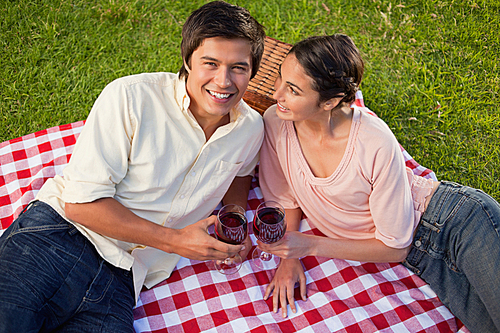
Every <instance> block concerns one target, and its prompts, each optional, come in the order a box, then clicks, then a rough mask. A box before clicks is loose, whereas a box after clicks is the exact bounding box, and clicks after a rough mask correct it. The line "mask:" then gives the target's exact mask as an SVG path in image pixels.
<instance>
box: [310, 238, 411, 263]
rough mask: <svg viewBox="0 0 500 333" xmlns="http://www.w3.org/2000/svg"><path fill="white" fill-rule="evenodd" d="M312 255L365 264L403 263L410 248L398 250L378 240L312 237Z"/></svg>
mask: <svg viewBox="0 0 500 333" xmlns="http://www.w3.org/2000/svg"><path fill="white" fill-rule="evenodd" d="M311 237H314V238H311V239H310V242H311V244H313V246H312V253H311V255H315V256H320V257H328V258H337V259H345V260H356V261H365V262H401V261H403V260H404V259H405V258H406V256H407V255H408V251H409V248H410V247H409V246H408V247H406V248H402V249H396V248H392V247H389V246H387V245H385V244H384V243H383V242H382V241H380V240H378V239H364V240H353V239H333V238H328V237H320V236H311Z"/></svg>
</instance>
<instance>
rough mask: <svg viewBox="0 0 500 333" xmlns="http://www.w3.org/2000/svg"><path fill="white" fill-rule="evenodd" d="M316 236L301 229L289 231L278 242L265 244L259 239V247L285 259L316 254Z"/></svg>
mask: <svg viewBox="0 0 500 333" xmlns="http://www.w3.org/2000/svg"><path fill="white" fill-rule="evenodd" d="M314 238H315V236H312V235H306V234H303V233H301V232H299V231H287V232H286V233H285V236H283V238H281V239H280V240H279V241H277V242H276V243H272V244H264V243H262V242H261V241H257V243H258V246H259V249H261V250H262V251H264V252H267V253H272V254H274V255H277V256H278V257H280V258H283V259H298V258H301V257H305V256H310V255H314V253H313V250H314V244H315V242H314Z"/></svg>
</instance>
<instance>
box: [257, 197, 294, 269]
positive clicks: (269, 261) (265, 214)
mask: <svg viewBox="0 0 500 333" xmlns="http://www.w3.org/2000/svg"><path fill="white" fill-rule="evenodd" d="M285 231H286V221H285V209H284V208H283V206H281V205H280V204H279V203H277V202H276V201H265V202H263V203H261V204H260V205H259V206H258V207H257V210H256V211H255V217H254V220H253V233H254V235H255V237H257V239H258V240H260V241H261V242H262V243H266V244H271V243H275V242H277V241H279V240H280V239H281V238H282V237H283V235H285ZM252 259H253V260H252V263H253V264H254V265H255V266H257V267H258V268H260V269H264V270H267V269H273V268H276V267H278V264H279V262H280V257H278V256H274V255H272V254H271V253H267V252H264V251H262V250H260V249H259V248H255V250H254V251H253V253H252Z"/></svg>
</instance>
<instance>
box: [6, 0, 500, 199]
mask: <svg viewBox="0 0 500 333" xmlns="http://www.w3.org/2000/svg"><path fill="white" fill-rule="evenodd" d="M230 2H232V3H236V4H238V5H241V6H244V7H246V8H247V9H249V10H250V12H251V13H252V14H253V15H254V16H255V17H256V18H257V19H258V20H259V21H260V22H261V23H263V24H264V26H265V27H266V32H267V34H268V35H269V36H271V37H274V38H278V39H280V40H282V41H285V42H288V43H295V42H297V41H298V40H300V39H302V38H305V37H307V36H310V35H315V34H331V33H335V32H342V33H346V34H348V35H350V36H351V37H352V38H353V39H354V41H355V42H356V44H357V45H358V47H359V48H360V50H361V51H362V54H363V56H364V58H365V61H366V75H365V79H364V82H363V84H362V87H361V88H362V91H363V94H364V96H365V101H366V104H367V106H368V107H370V108H371V109H372V110H373V111H375V112H376V113H377V114H378V115H379V116H380V117H381V118H382V119H384V120H385V121H386V122H387V123H388V124H389V126H390V127H391V128H392V129H393V131H394V133H395V134H396V136H397V138H398V140H399V141H400V142H401V144H402V145H403V146H404V147H405V148H406V149H407V150H408V152H409V153H410V154H411V155H412V156H413V157H414V158H415V159H416V160H417V161H418V162H419V163H421V164H422V165H425V166H427V167H429V168H431V169H432V170H434V171H435V172H436V174H437V176H438V178H439V179H447V180H453V181H457V182H460V183H463V184H466V185H470V186H473V187H477V188H481V189H483V190H484V191H486V192H488V193H490V194H491V195H492V196H493V197H495V198H496V199H497V200H500V174H499V171H498V168H499V167H500V112H499V92H500V69H499V65H498V61H499V60H498V59H499V58H500V37H499V36H500V14H499V13H500V1H499V0H490V1H486V0H484V1H479V0H478V1H469V0H461V1H456V0H448V1H433V0H418V1H399V2H391V1H379V0H349V1H347V0H337V1H333V0H331V1H328V0H324V1H317V0H296V1H277V0H267V1H256V0H245V1H230ZM0 3H1V6H0V47H1V48H2V50H3V52H2V55H1V56H0V68H1V69H2V71H1V72H0V142H2V141H5V140H8V139H12V138H16V137H19V136H21V135H25V134H28V133H31V132H34V131H37V130H41V129H44V128H47V127H51V126H55V125H60V124H65V123H69V122H73V121H77V120H81V119H85V118H86V116H87V114H88V112H89V111H90V108H91V107H92V104H93V102H94V100H95V99H96V97H97V96H98V94H99V93H100V91H101V90H102V88H104V86H105V85H106V84H107V83H109V82H110V81H112V80H113V79H115V78H118V77H121V76H124V75H129V74H134V73H140V72H151V71H173V72H176V71H177V70H178V69H179V67H180V64H181V59H180V50H179V45H180V32H181V26H182V23H183V22H184V20H185V18H186V17H187V16H188V15H189V13H190V12H191V11H192V10H194V9H196V8H198V7H199V6H200V5H202V4H203V3H205V1H189V2H188V3H184V1H167V0H161V1H160V0H158V1H156V0H144V1H124V0H94V1H80V0H71V1H56V0H37V1H34V0H19V1H10V0H0Z"/></svg>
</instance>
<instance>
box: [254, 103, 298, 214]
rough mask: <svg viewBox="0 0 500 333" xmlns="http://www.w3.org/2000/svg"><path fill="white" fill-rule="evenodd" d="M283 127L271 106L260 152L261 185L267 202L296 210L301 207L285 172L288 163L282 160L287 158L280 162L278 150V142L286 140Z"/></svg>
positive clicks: (273, 107) (265, 117) (284, 154)
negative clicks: (273, 202)
mask: <svg viewBox="0 0 500 333" xmlns="http://www.w3.org/2000/svg"><path fill="white" fill-rule="evenodd" d="M282 125H283V122H282V121H281V120H280V119H279V118H278V116H277V115H276V106H271V107H270V108H269V109H268V110H267V111H266V112H265V113H264V142H263V143H262V149H261V151H260V165H259V184H260V188H261V190H262V195H263V196H264V199H265V200H274V201H277V202H279V203H280V204H281V205H283V207H284V208H286V209H294V208H298V207H299V205H298V203H297V201H296V199H295V196H294V194H293V192H292V190H291V188H290V186H289V184H288V181H287V179H286V177H285V174H284V172H283V169H285V170H286V165H287V164H288V163H287V161H286V160H282V159H284V158H285V157H282V159H281V160H280V157H279V156H278V154H277V150H276V149H277V148H276V143H277V141H278V140H279V139H281V140H286V137H285V133H284V132H283V131H284V128H283V126H282ZM278 137H279V138H278ZM282 149H283V150H284V149H285V147H283V148H282ZM282 153H283V154H281V156H286V152H285V151H282Z"/></svg>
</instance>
